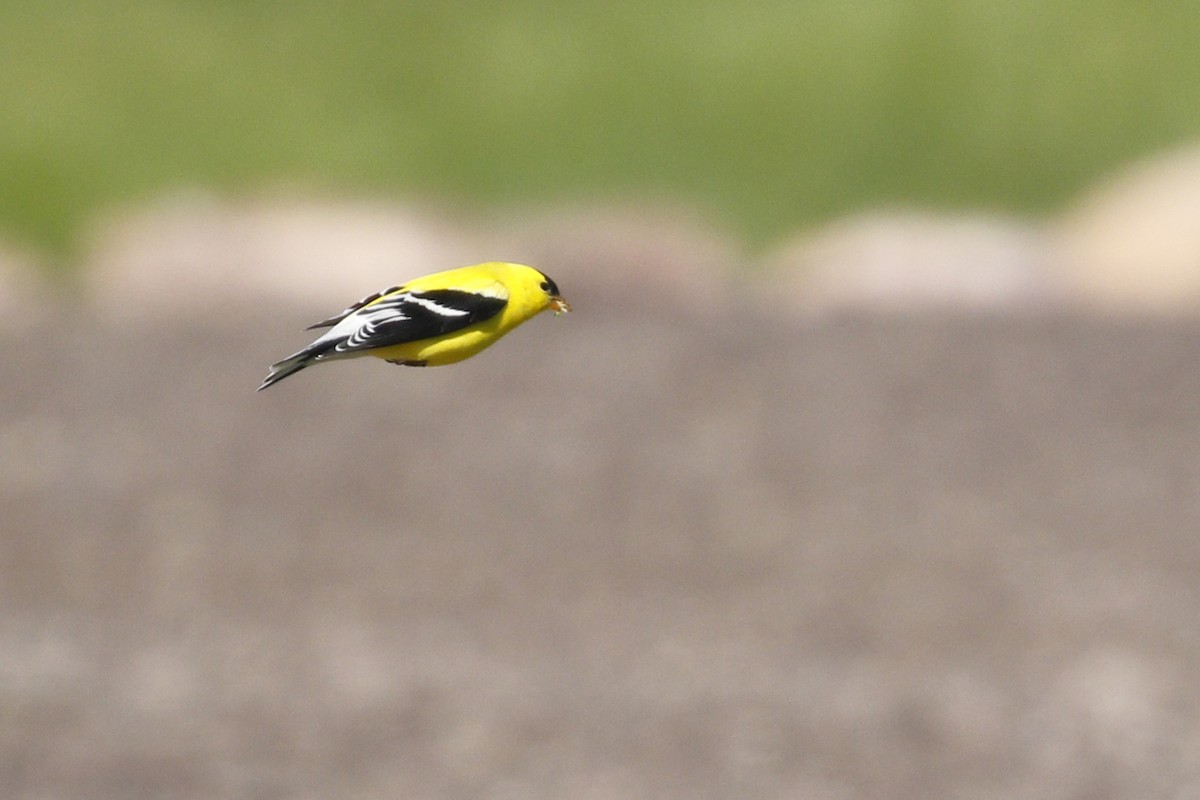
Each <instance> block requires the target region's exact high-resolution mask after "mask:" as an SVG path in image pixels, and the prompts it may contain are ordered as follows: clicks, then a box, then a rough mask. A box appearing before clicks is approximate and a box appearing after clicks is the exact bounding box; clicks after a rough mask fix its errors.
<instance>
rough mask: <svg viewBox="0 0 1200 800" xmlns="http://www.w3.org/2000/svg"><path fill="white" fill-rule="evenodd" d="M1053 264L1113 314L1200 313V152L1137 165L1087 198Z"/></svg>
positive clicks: (1066, 219)
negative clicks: (1122, 311)
mask: <svg viewBox="0 0 1200 800" xmlns="http://www.w3.org/2000/svg"><path fill="white" fill-rule="evenodd" d="M1054 254H1055V257H1054V263H1055V264H1056V265H1057V267H1058V269H1060V270H1061V272H1062V278H1063V281H1064V283H1065V284H1066V285H1067V286H1068V287H1070V289H1071V291H1072V293H1073V294H1077V295H1078V296H1079V297H1081V298H1082V299H1083V300H1084V301H1085V302H1087V303H1089V304H1091V305H1093V306H1098V307H1101V308H1105V309H1110V310H1124V311H1167V312H1172V311H1175V312H1178V311H1184V310H1194V309H1196V308H1197V307H1198V306H1200V146H1196V147H1192V148H1189V149H1185V150H1179V151H1175V152H1171V153H1166V154H1163V155H1160V156H1157V157H1154V158H1150V159H1148V160H1145V161H1142V162H1139V163H1136V164H1134V165H1132V166H1130V167H1129V168H1127V169H1125V170H1123V171H1122V172H1120V173H1118V174H1117V175H1115V176H1113V177H1112V178H1110V179H1108V180H1106V181H1104V182H1102V183H1101V184H1100V185H1098V186H1097V187H1096V188H1094V189H1092V190H1091V191H1089V192H1087V193H1085V194H1084V196H1083V198H1082V199H1081V200H1080V201H1079V202H1078V203H1077V204H1075V206H1074V207H1073V208H1071V209H1070V210H1069V211H1068V212H1067V213H1066V214H1064V215H1063V217H1062V219H1061V220H1060V221H1059V222H1058V224H1057V226H1056V231H1055V235H1054Z"/></svg>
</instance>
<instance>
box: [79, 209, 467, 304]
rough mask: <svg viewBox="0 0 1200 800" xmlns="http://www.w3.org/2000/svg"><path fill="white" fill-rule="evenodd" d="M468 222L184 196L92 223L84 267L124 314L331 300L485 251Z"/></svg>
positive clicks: (91, 282) (102, 299) (97, 292)
mask: <svg viewBox="0 0 1200 800" xmlns="http://www.w3.org/2000/svg"><path fill="white" fill-rule="evenodd" d="M474 241H475V239H474V235H473V234H472V233H470V232H469V231H468V230H466V229H465V228H464V227H463V226H461V225H458V224H456V223H454V222H452V221H450V220H448V219H444V218H439V217H437V216H436V215H434V214H433V213H431V212H422V211H417V210H414V209H413V208H412V207H409V206H404V205H401V204H398V203H387V202H372V201H365V200H353V201H345V200H338V201H320V200H309V199H297V200H237V201H229V200H221V199H217V198H213V197H208V196H200V197H180V198H176V199H174V200H171V201H168V202H162V203H159V204H156V205H153V206H150V207H146V208H139V209H132V210H128V211H126V212H124V213H120V214H116V215H113V216H111V217H109V218H107V219H103V220H101V221H99V222H98V223H97V224H96V225H94V226H93V230H92V233H91V235H90V236H89V237H88V243H87V247H86V249H85V256H84V264H83V267H82V273H83V275H84V281H85V283H86V286H87V288H88V290H89V294H90V296H91V297H92V298H93V299H94V301H95V303H96V304H97V306H98V307H99V308H100V309H101V310H102V311H103V312H105V313H107V314H110V315H113V316H116V317H119V318H127V317H148V318H153V319H165V318H171V317H176V316H179V317H182V318H196V319H202V318H204V317H205V316H206V314H207V313H209V312H211V311H212V310H213V309H214V308H221V307H237V306H239V305H249V304H250V303H259V302H276V303H283V304H286V303H293V304H297V305H307V306H311V307H313V308H333V307H334V306H338V305H347V304H349V303H350V302H351V301H352V300H354V299H356V298H358V297H361V296H363V295H366V294H369V293H371V292H373V291H377V290H378V289H381V288H383V287H385V286H388V285H390V284H393V283H397V282H399V281H401V280H403V279H405V278H408V277H413V276H415V275H420V274H423V273H426V272H431V271H434V270H436V269H442V268H449V267H453V266H458V265H460V264H465V263H469V262H470V261H471V260H473V259H474V260H478V256H479V251H480V248H479V247H478V246H477V245H476V244H474Z"/></svg>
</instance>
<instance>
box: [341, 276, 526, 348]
mask: <svg viewBox="0 0 1200 800" xmlns="http://www.w3.org/2000/svg"><path fill="white" fill-rule="evenodd" d="M502 288H503V287H501V289H502ZM499 295H502V296H499ZM507 304H508V299H507V293H506V292H503V291H496V292H493V293H481V292H467V291H461V290H458V289H429V290H426V291H420V292H399V291H398V292H395V293H394V294H391V295H388V294H386V293H381V294H380V295H379V296H378V297H375V298H374V299H371V298H368V299H366V300H364V301H363V303H362V304H360V305H358V306H355V307H352V309H351V310H350V311H348V312H347V313H345V315H344V316H343V317H342V318H341V320H340V321H339V322H337V323H336V324H335V325H334V327H333V329H332V330H330V331H329V332H328V333H327V334H325V336H323V337H321V338H322V339H326V340H340V341H337V344H336V345H335V346H334V349H335V350H336V351H337V352H339V353H346V352H352V351H355V350H371V349H374V348H377V347H392V346H394V345H399V344H406V343H408V342H415V341H418V340H420V339H431V338H433V337H435V336H443V335H445V334H448V333H453V332H454V331H457V330H461V329H462V328H466V327H467V326H469V325H474V324H475V323H477V322H483V321H484V320H487V319H490V318H492V317H494V316H495V315H496V314H499V313H500V311H501V310H502V309H503V308H504V306H505V305H507Z"/></svg>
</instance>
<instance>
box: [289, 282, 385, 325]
mask: <svg viewBox="0 0 1200 800" xmlns="http://www.w3.org/2000/svg"><path fill="white" fill-rule="evenodd" d="M398 291H400V287H399V286H389V287H388V288H386V289H384V290H383V291H380V292H375V293H374V294H369V295H367V296H366V297H364V298H363V299H362V300H359V301H358V302H357V303H355V304H354V305H351V306H347V307H346V308H345V309H343V310H342V311H339V312H338V313H337V314H334V315H333V316H332V317H329V318H328V319H323V320H321V321H320V322H314V323H313V324H312V325H309V326H308V327H307V328H305V329H304V330H306V331H311V330H315V329H316V328H329V327H332V326H334V325H337V324H338V323H339V322H341V321H342V320H344V319H345V318H346V317H348V316H350V315H351V314H353V313H354V312H355V311H358V310H359V309H360V308H362V307H363V306H365V305H368V304H369V303H374V302H375V301H376V300H378V299H379V298H381V297H383V296H384V295H386V294H391V293H392V292H398Z"/></svg>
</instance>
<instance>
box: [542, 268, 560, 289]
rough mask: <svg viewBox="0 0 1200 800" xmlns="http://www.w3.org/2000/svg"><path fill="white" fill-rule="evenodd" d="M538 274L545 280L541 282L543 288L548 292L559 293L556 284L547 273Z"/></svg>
mask: <svg viewBox="0 0 1200 800" xmlns="http://www.w3.org/2000/svg"><path fill="white" fill-rule="evenodd" d="M538 274H540V275H541V276H542V277H543V278H545V280H544V281H543V282H542V288H543V289H545V290H546V291H547V292H549V293H550V294H558V293H559V291H558V284H557V283H555V282H554V279H553V278H551V277H550V276H549V275H547V274H546V273H544V272H539V273H538Z"/></svg>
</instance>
